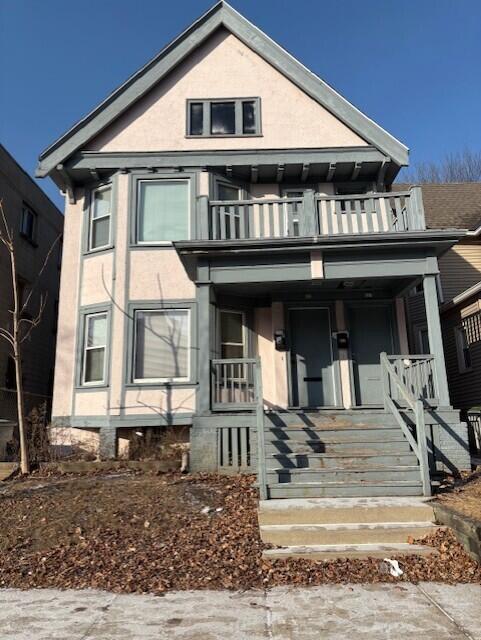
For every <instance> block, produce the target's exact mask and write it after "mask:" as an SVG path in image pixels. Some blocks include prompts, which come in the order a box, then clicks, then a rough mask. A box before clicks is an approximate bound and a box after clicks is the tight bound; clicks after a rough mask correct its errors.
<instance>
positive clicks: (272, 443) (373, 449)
mask: <svg viewBox="0 0 481 640" xmlns="http://www.w3.org/2000/svg"><path fill="white" fill-rule="evenodd" d="M265 448H266V453H287V454H289V453H329V454H336V453H338V454H351V455H358V454H359V455H369V454H371V455H376V454H377V453H379V452H382V453H397V454H402V453H409V452H410V451H411V447H410V446H409V443H408V441H407V440H406V439H405V438H404V440H401V439H398V440H384V441H378V442H365V441H360V442H358V441H357V440H352V439H346V440H344V441H341V442H339V441H333V442H325V441H322V440H311V439H308V438H306V439H305V440H285V439H281V440H268V439H267V438H266V443H265Z"/></svg>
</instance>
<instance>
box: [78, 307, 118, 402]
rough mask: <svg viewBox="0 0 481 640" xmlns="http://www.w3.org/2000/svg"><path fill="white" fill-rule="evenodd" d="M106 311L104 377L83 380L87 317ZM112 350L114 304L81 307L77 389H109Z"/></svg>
mask: <svg viewBox="0 0 481 640" xmlns="http://www.w3.org/2000/svg"><path fill="white" fill-rule="evenodd" d="M102 313H105V314H106V315H107V337H106V340H105V343H106V344H105V356H104V379H103V381H101V382H88V383H85V382H83V380H84V351H85V350H84V345H85V339H86V332H85V328H86V319H87V317H88V316H93V315H98V314H102ZM111 352H112V305H111V304H109V303H106V304H104V303H101V304H92V305H86V306H84V307H81V308H80V310H79V316H78V324H77V336H76V350H75V353H76V358H75V362H76V370H75V383H76V384H75V388H76V390H77V391H92V390H95V389H97V390H98V389H107V388H108V387H109V385H110V369H111V366H110V365H111V363H110V356H111Z"/></svg>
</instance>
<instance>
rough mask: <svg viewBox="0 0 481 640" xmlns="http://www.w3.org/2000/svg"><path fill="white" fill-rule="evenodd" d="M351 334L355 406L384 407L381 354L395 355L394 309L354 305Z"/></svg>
mask: <svg viewBox="0 0 481 640" xmlns="http://www.w3.org/2000/svg"><path fill="white" fill-rule="evenodd" d="M349 334H350V342H351V358H352V369H353V376H354V391H355V394H356V405H358V406H367V405H377V406H381V405H382V404H383V390H382V380H381V365H380V354H381V352H382V351H385V352H386V353H393V332H392V311H391V306H390V305H387V304H382V305H376V304H372V305H371V304H369V305H359V306H354V305H353V306H352V307H351V308H350V310H349Z"/></svg>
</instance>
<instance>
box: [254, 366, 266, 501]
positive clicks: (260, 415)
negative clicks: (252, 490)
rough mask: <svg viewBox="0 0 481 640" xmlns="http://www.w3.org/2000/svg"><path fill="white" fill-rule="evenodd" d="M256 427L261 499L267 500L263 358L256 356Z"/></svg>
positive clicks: (258, 482) (258, 478) (258, 479)
mask: <svg viewBox="0 0 481 640" xmlns="http://www.w3.org/2000/svg"><path fill="white" fill-rule="evenodd" d="M254 372H255V373H254V381H255V398H256V428H257V484H258V485H259V496H260V499H261V500H267V472H266V445H265V433H264V394H263V391H262V370H261V360H260V358H256V365H255V367H254Z"/></svg>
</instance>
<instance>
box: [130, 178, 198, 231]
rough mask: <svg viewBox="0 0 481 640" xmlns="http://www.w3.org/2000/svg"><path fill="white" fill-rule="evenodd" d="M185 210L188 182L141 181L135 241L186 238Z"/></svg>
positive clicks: (186, 212)
mask: <svg viewBox="0 0 481 640" xmlns="http://www.w3.org/2000/svg"><path fill="white" fill-rule="evenodd" d="M189 209H190V207H189V181H188V180H141V181H140V182H139V194H138V211H137V240H138V242H146V243H158V242H171V241H173V240H185V239H188V237H189Z"/></svg>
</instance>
